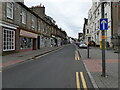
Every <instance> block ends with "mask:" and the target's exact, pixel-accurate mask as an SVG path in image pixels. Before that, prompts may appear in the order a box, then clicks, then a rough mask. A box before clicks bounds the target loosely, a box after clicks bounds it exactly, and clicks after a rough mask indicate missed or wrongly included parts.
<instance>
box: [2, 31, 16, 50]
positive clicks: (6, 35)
mask: <svg viewBox="0 0 120 90" xmlns="http://www.w3.org/2000/svg"><path fill="white" fill-rule="evenodd" d="M11 50H15V31H14V30H10V29H4V30H3V51H11Z"/></svg>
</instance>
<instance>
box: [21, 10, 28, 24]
mask: <svg viewBox="0 0 120 90" xmlns="http://www.w3.org/2000/svg"><path fill="white" fill-rule="evenodd" d="M21 16H22V24H26V19H27V13H26V12H25V10H22V12H21Z"/></svg>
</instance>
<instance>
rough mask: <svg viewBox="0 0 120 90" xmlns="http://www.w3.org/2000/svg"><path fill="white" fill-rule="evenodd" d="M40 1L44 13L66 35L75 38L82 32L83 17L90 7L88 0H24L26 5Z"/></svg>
mask: <svg viewBox="0 0 120 90" xmlns="http://www.w3.org/2000/svg"><path fill="white" fill-rule="evenodd" d="M40 3H42V4H43V5H44V6H45V8H46V14H47V15H48V16H51V17H52V18H53V19H54V20H55V21H56V23H57V24H58V26H59V27H61V28H62V29H63V30H65V31H66V32H67V34H68V36H72V37H75V38H77V37H78V36H77V35H78V32H82V27H83V23H84V18H87V17H88V10H89V9H90V8H91V4H92V3H91V1H90V0H25V4H26V5H27V6H28V7H31V6H35V5H39V4H40Z"/></svg>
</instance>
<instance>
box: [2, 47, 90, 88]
mask: <svg viewBox="0 0 120 90" xmlns="http://www.w3.org/2000/svg"><path fill="white" fill-rule="evenodd" d="M75 54H76V47H75V46H74V45H67V46H65V47H63V48H62V49H60V50H57V51H55V52H52V53H50V54H48V55H45V56H43V57H40V58H37V59H35V60H31V61H28V62H24V63H21V64H18V65H16V66H14V67H10V68H7V69H5V70H3V72H2V75H3V78H2V81H3V88H79V87H80V88H85V87H86V88H92V84H91V81H90V79H89V77H88V74H87V72H86V70H85V67H84V65H83V62H82V60H81V58H80V57H79V58H77V55H78V54H76V55H75ZM75 56H76V58H75Z"/></svg>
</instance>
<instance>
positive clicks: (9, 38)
mask: <svg viewBox="0 0 120 90" xmlns="http://www.w3.org/2000/svg"><path fill="white" fill-rule="evenodd" d="M35 8H36V7H35ZM39 8H42V11H40V12H38V13H37V12H35V10H34V11H32V10H31V9H30V8H28V7H27V6H25V5H24V2H0V37H1V40H0V53H2V54H9V53H14V52H20V51H29V50H37V49H40V48H43V47H51V45H52V42H51V41H52V40H51V39H52V34H54V35H55V40H56V41H55V42H56V43H57V44H58V42H61V41H62V40H61V39H62V38H63V35H64V36H65V38H66V34H65V33H63V32H62V31H61V30H60V28H58V26H57V25H55V21H54V20H53V19H51V18H50V17H48V16H47V15H44V14H45V13H44V12H45V7H44V6H43V7H42V6H37V9H39ZM37 11H39V10H37ZM58 37H59V40H58Z"/></svg>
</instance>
